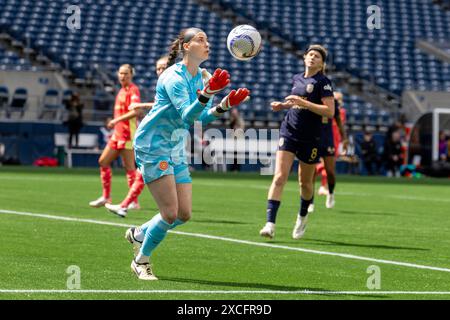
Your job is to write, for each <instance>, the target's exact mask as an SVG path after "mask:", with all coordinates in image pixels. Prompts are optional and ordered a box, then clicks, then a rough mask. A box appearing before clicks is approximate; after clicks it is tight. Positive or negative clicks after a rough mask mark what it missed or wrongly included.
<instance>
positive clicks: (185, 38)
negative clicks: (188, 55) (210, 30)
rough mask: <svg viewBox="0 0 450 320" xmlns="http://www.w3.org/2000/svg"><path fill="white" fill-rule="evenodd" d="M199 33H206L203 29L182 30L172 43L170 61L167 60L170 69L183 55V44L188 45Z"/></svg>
mask: <svg viewBox="0 0 450 320" xmlns="http://www.w3.org/2000/svg"><path fill="white" fill-rule="evenodd" d="M199 32H204V31H203V30H202V29H199V28H187V29H183V30H181V32H180V34H179V35H178V37H177V38H176V39H175V40H174V41H173V42H172V44H171V45H170V50H169V54H168V55H167V56H168V59H167V67H170V66H171V65H173V64H174V63H175V61H176V60H177V58H178V55H179V54H180V52H181V53H184V48H183V44H185V43H188V42H189V41H191V40H192V38H193V37H195V35H196V34H197V33H199Z"/></svg>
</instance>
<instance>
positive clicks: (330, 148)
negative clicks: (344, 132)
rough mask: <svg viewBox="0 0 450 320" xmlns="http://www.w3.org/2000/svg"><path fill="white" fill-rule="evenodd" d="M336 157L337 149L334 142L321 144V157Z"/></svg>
mask: <svg viewBox="0 0 450 320" xmlns="http://www.w3.org/2000/svg"><path fill="white" fill-rule="evenodd" d="M335 155H336V149H335V147H334V142H333V141H328V142H325V143H321V144H320V146H319V156H320V157H334V156H335Z"/></svg>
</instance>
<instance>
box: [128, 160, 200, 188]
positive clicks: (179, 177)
mask: <svg viewBox="0 0 450 320" xmlns="http://www.w3.org/2000/svg"><path fill="white" fill-rule="evenodd" d="M136 165H137V167H138V168H139V171H140V172H141V174H142V178H143V179H144V182H145V184H147V183H150V182H152V181H155V180H156V179H159V178H161V177H162V176H166V175H174V176H175V183H177V184H181V183H192V178H191V173H190V172H189V166H188V165H187V164H186V163H177V164H175V163H173V161H172V160H171V159H170V158H168V157H161V158H159V159H157V160H156V161H154V162H143V161H142V160H140V159H139V156H138V155H137V154H136Z"/></svg>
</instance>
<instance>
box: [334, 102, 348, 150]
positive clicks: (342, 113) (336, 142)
mask: <svg viewBox="0 0 450 320" xmlns="http://www.w3.org/2000/svg"><path fill="white" fill-rule="evenodd" d="M339 115H340V117H341V122H342V125H345V121H346V112H345V109H344V107H342V106H341V107H339ZM332 128H333V140H334V148H335V150H336V156H338V155H339V144H340V143H341V134H340V132H339V127H338V125H337V123H336V119H334V118H333V126H332Z"/></svg>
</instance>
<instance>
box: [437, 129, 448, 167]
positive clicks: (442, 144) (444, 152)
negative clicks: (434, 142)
mask: <svg viewBox="0 0 450 320" xmlns="http://www.w3.org/2000/svg"><path fill="white" fill-rule="evenodd" d="M447 157H448V137H447V136H446V135H445V132H444V131H442V130H441V131H439V161H447Z"/></svg>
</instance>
